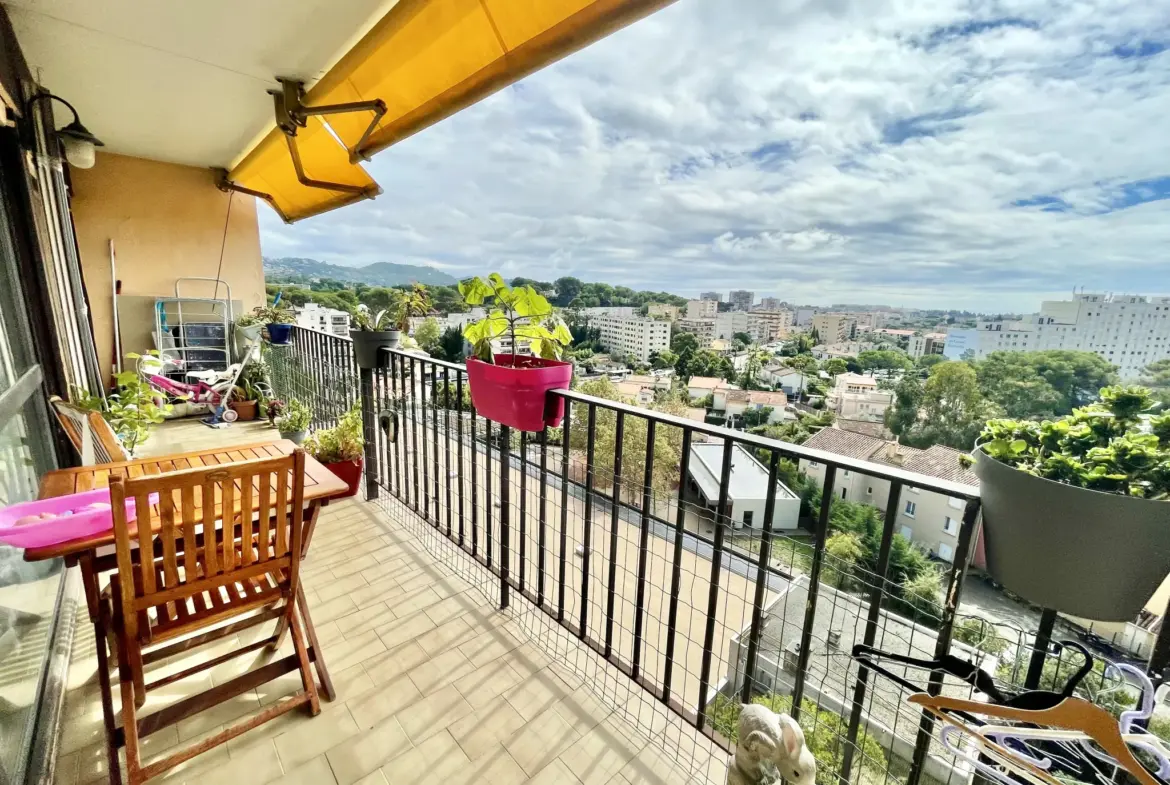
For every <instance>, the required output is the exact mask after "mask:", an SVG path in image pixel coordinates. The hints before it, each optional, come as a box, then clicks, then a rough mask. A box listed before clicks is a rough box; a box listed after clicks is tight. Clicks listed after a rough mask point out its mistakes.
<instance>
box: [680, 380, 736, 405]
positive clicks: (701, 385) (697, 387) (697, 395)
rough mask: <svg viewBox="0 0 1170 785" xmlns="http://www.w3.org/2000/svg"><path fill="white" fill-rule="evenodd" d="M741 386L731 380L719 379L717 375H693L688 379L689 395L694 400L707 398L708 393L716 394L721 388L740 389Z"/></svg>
mask: <svg viewBox="0 0 1170 785" xmlns="http://www.w3.org/2000/svg"><path fill="white" fill-rule="evenodd" d="M738 389H739V387H737V386H735V385H734V384H732V383H731V382H728V381H725V380H723V379H719V378H717V377H715V376H692V377H691V378H690V379H688V380H687V395H689V396H690V399H691V400H692V401H697V400H700V399H702V398H706V397H707V396H708V395H711V396H714V395H715V393H716V392H718V391H720V390H738Z"/></svg>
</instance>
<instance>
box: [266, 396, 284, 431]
mask: <svg viewBox="0 0 1170 785" xmlns="http://www.w3.org/2000/svg"><path fill="white" fill-rule="evenodd" d="M284 410H285V405H284V401H282V400H281V399H279V398H269V399H267V400H266V401H264V414H265V416H267V417H268V422H270V423H272V424H274V425H275V424H276V418H277V417H279V416H280V415H282V414H284Z"/></svg>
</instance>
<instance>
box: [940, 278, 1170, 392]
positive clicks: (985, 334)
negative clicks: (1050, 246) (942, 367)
mask: <svg viewBox="0 0 1170 785" xmlns="http://www.w3.org/2000/svg"><path fill="white" fill-rule="evenodd" d="M1047 349H1075V350H1079V351H1085V352H1093V353H1094V354H1096V355H1098V356H1099V357H1101V358H1103V359H1105V360H1106V361H1108V362H1110V363H1112V364H1113V365H1116V366H1117V369H1118V370H1117V372H1118V375H1120V376H1121V378H1122V379H1127V380H1132V379H1136V378H1137V377H1139V376H1141V374H1142V369H1144V368H1145V367H1146V366H1147V365H1149V364H1150V363H1153V362H1157V361H1158V360H1164V359H1166V358H1168V357H1170V297H1164V296H1152V295H1134V294H1077V295H1074V296H1073V299H1072V300H1048V301H1045V302H1043V303H1041V305H1040V313H1038V314H1032V315H1031V316H1029V317H1028V318H1027V319H1021V320H1020V321H1017V322H979V323H978V325H977V326H976V327H975V329H967V330H954V329H952V330H950V331H948V332H947V339H946V350H945V352H944V353H945V355H946V357H947V358H948V359H952V360H959V359H964V358H967V357H971V358H974V359H982V358H984V357H986V356H987V355H988V354H990V353H991V352H996V351H1008V352H1039V351H1044V350H1047Z"/></svg>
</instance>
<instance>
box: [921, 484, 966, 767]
mask: <svg viewBox="0 0 1170 785" xmlns="http://www.w3.org/2000/svg"><path fill="white" fill-rule="evenodd" d="M978 529H979V500H978V499H968V500H967V506H966V508H964V510H963V526H962V528H961V529H959V540H958V542H957V543H955V560H954V561H953V562H952V563H951V571H950V574H949V575H948V576H947V585H946V588H945V589H944V590H943V591H944V594H943V609H942V618H941V619H940V623H939V627H938V640H937V641H936V642H935V645H934V657H935V659H938V658H939V657H942V656H943V655H944V654H946V653H947V652H949V651H950V649H951V636H952V634H953V633H954V630H955V614H956V613H957V612H958V610H959V599H960V598H961V597H962V594H963V579H964V578H966V577H967V565H968V564H969V563H970V561H971V554H972V553H973V552H974V550H975V542H976V533H977V531H978ZM942 684H943V677H942V673H941V672H939V671H932V672H931V674H930V682H929V683H928V685H927V690H926V691H927V692H928V693H930V694H931V695H938V694H939V693H940V692H941V691H942ZM933 733H934V718H933V717H931V716H930V714H928V713H927V712H926V711H923V712H922V718H921V719H920V720H919V722H918V739H917V740H916V742H915V744H914V759H913V761H912V762H911V764H910V774H909V776H907V778H906V785H918V780H919V778H920V777H921V776H922V770H923V767H924V766H925V764H926V752H927V749H928V748H929V747H930V737H931V734H933Z"/></svg>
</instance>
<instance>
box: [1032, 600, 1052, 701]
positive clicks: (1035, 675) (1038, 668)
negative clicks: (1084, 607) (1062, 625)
mask: <svg viewBox="0 0 1170 785" xmlns="http://www.w3.org/2000/svg"><path fill="white" fill-rule="evenodd" d="M1055 627H1056V611H1054V610H1052V609H1051V608H1045V609H1044V611H1043V612H1042V613H1041V614H1040V626H1039V627H1037V628H1036V640H1035V641H1034V642H1033V643H1032V659H1031V660H1030V661H1029V662H1028V674H1027V676H1025V677H1024V689H1027V690H1035V689H1039V688H1040V678H1041V677H1042V676H1043V675H1044V661H1045V660H1046V659H1048V647H1049V646H1050V645H1051V644H1052V630H1053V628H1055Z"/></svg>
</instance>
